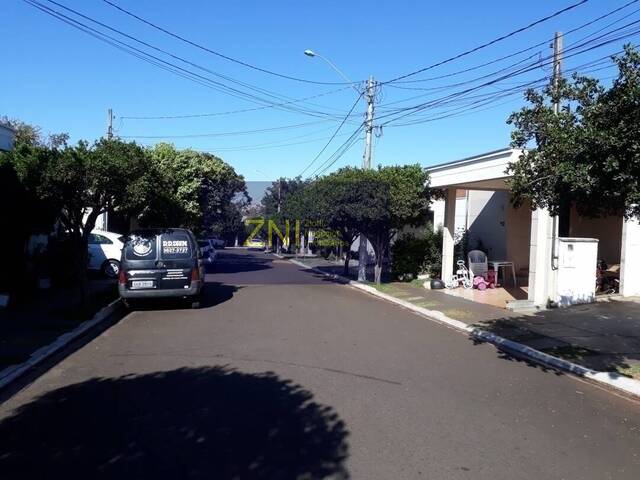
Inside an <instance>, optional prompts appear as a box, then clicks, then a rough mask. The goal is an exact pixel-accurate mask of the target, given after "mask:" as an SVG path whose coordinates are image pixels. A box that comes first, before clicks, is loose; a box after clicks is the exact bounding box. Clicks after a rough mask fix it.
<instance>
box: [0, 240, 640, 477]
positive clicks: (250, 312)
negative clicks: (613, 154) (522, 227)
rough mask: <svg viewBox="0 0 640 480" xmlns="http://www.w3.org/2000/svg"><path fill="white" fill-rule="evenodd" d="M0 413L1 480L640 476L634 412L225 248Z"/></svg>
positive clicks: (608, 396) (627, 403) (606, 395)
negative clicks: (176, 297)
mask: <svg viewBox="0 0 640 480" xmlns="http://www.w3.org/2000/svg"><path fill="white" fill-rule="evenodd" d="M166 307H167V308H165V306H164V305H163V306H162V308H160V307H159V306H157V305H156V306H153V305H151V306H149V307H147V308H143V309H142V310H140V311H135V312H132V313H129V314H128V315H126V316H125V317H124V318H122V320H120V321H119V322H118V323H117V324H115V325H114V326H113V327H111V328H110V329H108V330H106V331H105V332H104V333H102V334H101V335H100V336H98V337H97V338H95V339H94V340H93V341H91V342H89V343H87V344H86V345H84V346H83V347H82V348H80V349H79V350H77V351H76V352H74V353H72V354H71V355H69V356H68V357H67V358H65V359H64V360H63V361H62V362H60V363H59V364H58V365H56V366H54V367H53V368H52V369H51V370H49V371H48V372H47V373H45V374H44V375H42V376H41V377H40V378H38V379H37V380H36V381H35V382H33V383H32V384H31V385H29V386H28V387H26V388H25V389H23V390H22V391H20V392H19V393H17V394H16V395H14V396H13V397H12V398H10V399H8V400H7V401H6V402H5V403H3V404H2V405H0V472H2V473H1V476H2V478H3V479H10V478H21V479H24V478H45V477H46V478H85V479H86V478H122V479H124V478H173V479H178V478H239V479H241V478H282V479H292V478H308V479H311V478H313V479H315V478H356V479H368V480H369V479H394V480H395V479H398V480H399V479H414V478H428V479H512V478H519V479H553V478H556V479H562V478H564V479H578V478H580V479H606V478H612V479H627V478H628V479H637V478H640V404H638V403H636V402H633V401H631V400H628V399H625V398H621V397H619V396H617V395H616V394H613V393H611V392H608V391H604V390H602V389H600V388H597V387H594V386H592V385H590V384H588V383H585V382H582V381H580V380H578V379H576V378H574V377H571V376H568V375H561V374H558V373H556V372H553V371H549V370H546V371H545V370H544V369H542V368H540V367H538V366H535V365H529V364H527V363H525V362H521V361H517V360H516V359H514V358H510V357H508V356H505V355H504V354H502V353H500V352H498V351H497V350H496V349H495V348H494V347H493V346H491V345H486V344H474V342H473V341H472V340H471V339H469V338H467V337H465V336H464V335H462V334H460V333H458V332H455V331H453V330H450V329H448V328H446V327H444V326H442V325H439V324H436V323H434V322H431V321H429V320H427V319H425V318H422V317H419V316H417V315H414V314H412V313H410V312H409V311H406V310H403V309H402V308H399V307H398V306H395V305H392V304H389V303H386V302H384V301H382V300H379V299H376V298H374V297H370V296H368V295H366V294H364V293H362V292H359V291H356V290H354V289H351V288H349V287H348V286H344V285H340V284H336V283H333V282H331V281H327V280H326V279H325V278H323V277H321V276H319V275H316V274H314V273H311V272H308V271H304V270H303V269H301V268H300V267H297V266H295V265H293V264H291V263H289V262H287V261H284V260H279V259H276V258H275V257H273V256H272V255H269V254H265V253H263V252H260V251H249V250H244V249H226V250H221V251H220V253H219V256H218V259H217V263H216V264H215V265H214V267H213V268H212V269H211V271H210V273H209V274H208V275H207V285H206V287H205V300H204V301H203V307H202V308H201V309H199V310H185V309H181V308H180V307H178V306H166Z"/></svg>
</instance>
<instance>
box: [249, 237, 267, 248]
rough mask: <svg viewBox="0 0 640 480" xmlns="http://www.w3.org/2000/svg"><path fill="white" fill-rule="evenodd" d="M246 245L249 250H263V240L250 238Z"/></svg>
mask: <svg viewBox="0 0 640 480" xmlns="http://www.w3.org/2000/svg"><path fill="white" fill-rule="evenodd" d="M246 245H247V247H249V248H265V243H264V240H260V239H259V238H252V239H251V240H249V241H248V242H247V243H246Z"/></svg>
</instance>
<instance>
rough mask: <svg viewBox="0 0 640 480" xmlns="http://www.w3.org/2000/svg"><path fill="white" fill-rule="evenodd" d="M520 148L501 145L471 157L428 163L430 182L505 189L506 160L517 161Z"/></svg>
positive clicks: (443, 185)
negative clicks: (498, 148) (433, 163)
mask: <svg viewBox="0 0 640 480" xmlns="http://www.w3.org/2000/svg"><path fill="white" fill-rule="evenodd" d="M521 153H522V150H519V149H514V148H503V149H501V150H493V151H491V152H486V153H482V154H480V155H474V156H472V157H467V158H462V159H460V160H454V161H452V162H446V163H441V164H439V165H433V166H431V167H427V168H426V169H425V170H426V171H427V172H428V173H429V175H430V177H431V186H432V187H435V188H443V187H456V188H464V189H469V190H505V189H507V186H506V183H505V179H507V178H508V177H509V176H510V175H509V174H508V173H507V167H508V166H509V163H513V162H517V161H518V159H519V158H520V155H521Z"/></svg>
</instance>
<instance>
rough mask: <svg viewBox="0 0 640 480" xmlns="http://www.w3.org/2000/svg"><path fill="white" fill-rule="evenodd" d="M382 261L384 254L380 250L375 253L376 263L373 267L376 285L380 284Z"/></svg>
mask: <svg viewBox="0 0 640 480" xmlns="http://www.w3.org/2000/svg"><path fill="white" fill-rule="evenodd" d="M383 261H384V255H383V254H382V252H380V253H376V265H375V267H374V279H375V282H376V284H377V285H380V282H381V281H382V262H383Z"/></svg>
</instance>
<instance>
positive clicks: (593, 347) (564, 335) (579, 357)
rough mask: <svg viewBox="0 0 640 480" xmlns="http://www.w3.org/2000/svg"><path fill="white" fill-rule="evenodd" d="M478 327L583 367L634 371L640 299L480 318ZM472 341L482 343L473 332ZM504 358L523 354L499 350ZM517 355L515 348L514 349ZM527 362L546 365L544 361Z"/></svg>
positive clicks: (639, 359) (639, 358) (638, 357)
mask: <svg viewBox="0 0 640 480" xmlns="http://www.w3.org/2000/svg"><path fill="white" fill-rule="evenodd" d="M474 326H475V327H477V328H479V329H481V330H484V331H488V332H491V333H494V334H496V335H498V336H501V337H503V338H507V339H509V340H513V341H515V342H518V343H520V344H522V345H525V346H527V347H530V348H533V349H535V350H539V351H541V352H544V353H547V354H549V355H552V356H554V357H558V358H561V359H564V360H568V361H569V362H572V363H576V364H578V365H582V366H584V367H587V368H590V369H593V370H597V371H601V372H609V373H612V374H621V375H626V376H631V375H630V373H629V372H631V371H632V370H633V369H634V368H635V367H634V366H635V365H638V364H639V363H640V335H639V334H638V327H640V305H638V304H635V303H631V302H611V303H609V304H607V303H602V302H600V303H596V304H589V305H577V306H573V307H568V308H563V309H551V310H544V311H540V312H536V313H534V314H529V315H521V316H509V317H505V318H501V319H492V320H487V321H483V322H478V323H476V324H475V325H474ZM471 339H472V340H473V342H474V343H484V341H483V340H482V339H480V338H478V337H477V336H475V335H473V334H472V335H471ZM500 355H501V357H502V358H505V359H508V360H520V358H519V357H517V356H514V355H512V354H510V353H509V352H504V351H501V353H500ZM516 355H517V354H516ZM526 363H527V364H529V365H531V366H535V367H537V368H543V367H542V366H541V365H540V364H538V363H535V362H530V361H526Z"/></svg>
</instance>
